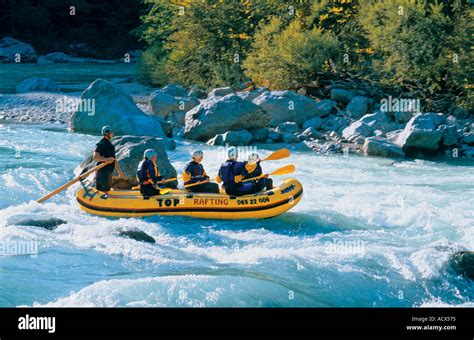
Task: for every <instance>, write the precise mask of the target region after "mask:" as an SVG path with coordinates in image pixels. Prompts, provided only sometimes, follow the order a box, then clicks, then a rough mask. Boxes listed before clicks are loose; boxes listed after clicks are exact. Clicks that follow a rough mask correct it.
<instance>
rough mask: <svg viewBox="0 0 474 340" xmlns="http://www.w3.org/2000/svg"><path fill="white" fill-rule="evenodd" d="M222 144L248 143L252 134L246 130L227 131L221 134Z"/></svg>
mask: <svg viewBox="0 0 474 340" xmlns="http://www.w3.org/2000/svg"><path fill="white" fill-rule="evenodd" d="M223 139H224V145H226V144H228V145H235V146H237V145H248V144H250V142H251V141H252V134H251V133H250V132H249V131H247V130H239V131H228V132H226V133H224V135H223Z"/></svg>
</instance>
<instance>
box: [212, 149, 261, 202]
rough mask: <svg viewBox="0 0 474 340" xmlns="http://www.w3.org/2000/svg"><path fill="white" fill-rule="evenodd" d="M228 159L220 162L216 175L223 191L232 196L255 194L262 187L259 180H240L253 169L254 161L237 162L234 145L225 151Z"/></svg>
mask: <svg viewBox="0 0 474 340" xmlns="http://www.w3.org/2000/svg"><path fill="white" fill-rule="evenodd" d="M227 155H228V157H229V159H228V160H227V161H225V162H224V163H222V165H221V167H220V169H219V174H218V175H217V177H216V181H217V182H218V183H221V182H223V185H224V189H225V192H226V193H227V194H228V195H232V196H242V195H250V194H255V193H257V192H259V191H261V190H262V189H263V184H262V183H261V182H258V181H257V182H255V181H249V182H242V180H243V178H244V177H245V176H247V175H248V174H249V173H252V172H254V171H255V169H256V167H257V163H256V162H239V161H237V158H238V151H237V148H236V147H234V146H233V147H231V148H229V151H228V152H227Z"/></svg>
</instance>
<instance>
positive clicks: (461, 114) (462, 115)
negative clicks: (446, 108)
mask: <svg viewBox="0 0 474 340" xmlns="http://www.w3.org/2000/svg"><path fill="white" fill-rule="evenodd" d="M452 114H453V116H454V117H456V118H457V119H466V118H467V117H468V116H469V112H468V111H467V110H466V109H463V108H461V107H456V108H455V109H454V110H453V113H452Z"/></svg>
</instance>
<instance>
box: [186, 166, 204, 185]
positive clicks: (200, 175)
mask: <svg viewBox="0 0 474 340" xmlns="http://www.w3.org/2000/svg"><path fill="white" fill-rule="evenodd" d="M206 176H207V175H206V172H205V171H204V167H203V166H202V164H201V163H198V162H194V161H190V162H189V163H188V164H186V166H185V167H184V172H183V179H184V184H191V183H196V182H201V181H203V180H205V179H206Z"/></svg>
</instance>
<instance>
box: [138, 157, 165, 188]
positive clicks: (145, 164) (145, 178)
mask: <svg viewBox="0 0 474 340" xmlns="http://www.w3.org/2000/svg"><path fill="white" fill-rule="evenodd" d="M150 165H151V166H152V167H153V169H154V170H155V174H154V176H151V175H150V173H149V171H148V169H149V168H150ZM158 176H160V172H159V171H158V167H157V166H156V164H155V163H153V162H152V161H151V160H149V159H148V158H145V159H144V160H142V161H141V162H140V163H139V164H138V168H137V180H138V182H139V183H140V185H147V184H154V183H155V182H154V181H153V179H152V177H155V178H156V177H158Z"/></svg>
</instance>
